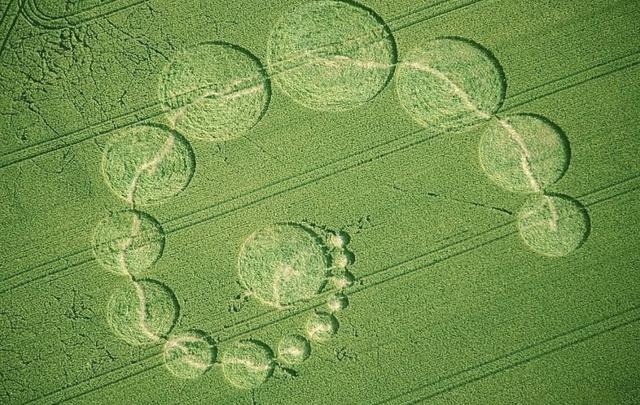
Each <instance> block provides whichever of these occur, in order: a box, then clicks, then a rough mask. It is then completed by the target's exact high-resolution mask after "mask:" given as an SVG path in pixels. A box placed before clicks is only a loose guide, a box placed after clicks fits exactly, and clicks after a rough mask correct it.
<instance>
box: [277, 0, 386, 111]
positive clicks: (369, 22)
mask: <svg viewBox="0 0 640 405" xmlns="http://www.w3.org/2000/svg"><path fill="white" fill-rule="evenodd" d="M267 55H268V56H267V60H268V64H267V66H268V68H269V72H270V74H271V75H272V77H273V81H274V83H276V84H277V85H278V86H279V88H280V89H281V90H282V91H283V92H284V93H286V94H287V95H288V96H289V97H291V98H292V99H293V100H294V101H296V102H297V103H299V104H301V105H303V106H306V107H308V108H311V109H314V110H320V111H345V110H350V109H353V108H356V107H358V106H360V105H362V104H364V103H365V102H367V101H369V100H371V99H372V98H374V97H375V96H376V95H377V94H378V93H380V92H381V91H382V89H383V88H384V87H385V86H386V84H387V83H388V81H389V80H390V78H391V76H392V74H393V71H394V66H395V61H396V46H395V40H394V39H393V36H392V35H391V32H390V31H389V29H388V27H387V26H386V24H385V23H384V22H383V21H382V19H381V18H380V17H379V16H378V15H377V14H375V12H373V11H372V10H369V9H367V8H365V7H362V6H359V5H355V4H353V3H351V2H345V1H331V0H321V1H312V2H308V3H305V4H303V5H301V6H300V7H298V8H295V9H293V10H292V11H290V12H288V13H286V14H285V15H284V16H283V17H282V18H281V19H280V20H279V21H278V22H277V23H276V25H275V27H274V28H273V30H272V31H271V35H270V37H269V43H268V53H267Z"/></svg>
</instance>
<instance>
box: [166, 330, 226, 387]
mask: <svg viewBox="0 0 640 405" xmlns="http://www.w3.org/2000/svg"><path fill="white" fill-rule="evenodd" d="M214 359H215V348H214V346H213V345H212V344H211V343H210V341H209V338H208V337H207V336H206V335H205V334H204V333H202V332H200V331H190V332H189V333H183V334H180V335H177V336H171V337H170V338H169V339H168V340H167V343H166V344H165V345H164V361H165V366H166V367H167V369H168V370H169V371H170V372H171V374H173V375H174V376H176V377H178V378H186V379H193V378H198V377H200V376H201V375H202V374H204V373H205V372H206V371H207V370H208V369H209V368H210V367H211V365H212V364H213V361H214Z"/></svg>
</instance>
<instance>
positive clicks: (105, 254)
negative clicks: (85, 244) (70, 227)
mask: <svg viewBox="0 0 640 405" xmlns="http://www.w3.org/2000/svg"><path fill="white" fill-rule="evenodd" d="M164 241H165V237H164V232H163V230H162V226H161V225H160V224H159V223H158V221H156V220H155V219H154V218H153V217H151V216H150V215H148V214H145V213H143V212H139V211H133V210H128V211H120V212H115V213H113V214H111V215H109V216H108V217H106V218H104V219H103V220H102V221H100V222H99V223H98V226H97V227H96V230H95V232H94V234H93V253H94V256H95V258H96V260H97V261H98V263H100V264H101V265H102V267H104V268H105V269H106V270H108V271H110V272H112V273H116V274H119V275H124V276H133V277H140V276H142V275H144V274H145V272H146V271H147V270H148V269H149V268H151V266H152V265H153V264H154V263H155V262H156V261H157V260H158V259H159V258H160V256H162V251H163V248H164Z"/></svg>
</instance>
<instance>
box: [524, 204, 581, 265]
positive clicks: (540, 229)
mask: <svg viewBox="0 0 640 405" xmlns="http://www.w3.org/2000/svg"><path fill="white" fill-rule="evenodd" d="M518 231H519V233H520V237H521V238H522V240H523V241H524V243H525V244H526V245H527V246H529V248H531V250H533V251H535V252H536V253H539V254H541V255H544V256H550V257H561V256H567V255H568V254H570V253H572V252H574V251H575V250H576V249H578V248H579V247H580V246H581V245H582V244H583V243H584V241H585V240H586V239H587V237H588V236H589V232H590V221H589V214H588V213H587V210H586V209H585V208H584V207H583V206H582V204H580V203H579V202H578V201H576V200H574V199H573V198H570V197H567V196H563V195H535V196H532V197H531V198H530V199H529V200H527V201H526V202H525V204H524V205H523V206H522V207H521V208H520V211H519V212H518Z"/></svg>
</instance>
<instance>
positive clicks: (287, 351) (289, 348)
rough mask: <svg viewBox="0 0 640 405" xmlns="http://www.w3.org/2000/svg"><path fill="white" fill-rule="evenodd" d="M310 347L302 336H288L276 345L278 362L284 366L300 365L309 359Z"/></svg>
mask: <svg viewBox="0 0 640 405" xmlns="http://www.w3.org/2000/svg"><path fill="white" fill-rule="evenodd" d="M310 354H311V345H310V344H309V341H308V340H307V338H305V337H304V336H300V335H289V336H285V337H283V338H282V339H280V342H279V343H278V360H280V361H282V362H283V363H286V364H291V365H293V364H300V363H302V362H303V361H305V360H306V359H307V358H309V355H310Z"/></svg>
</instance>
